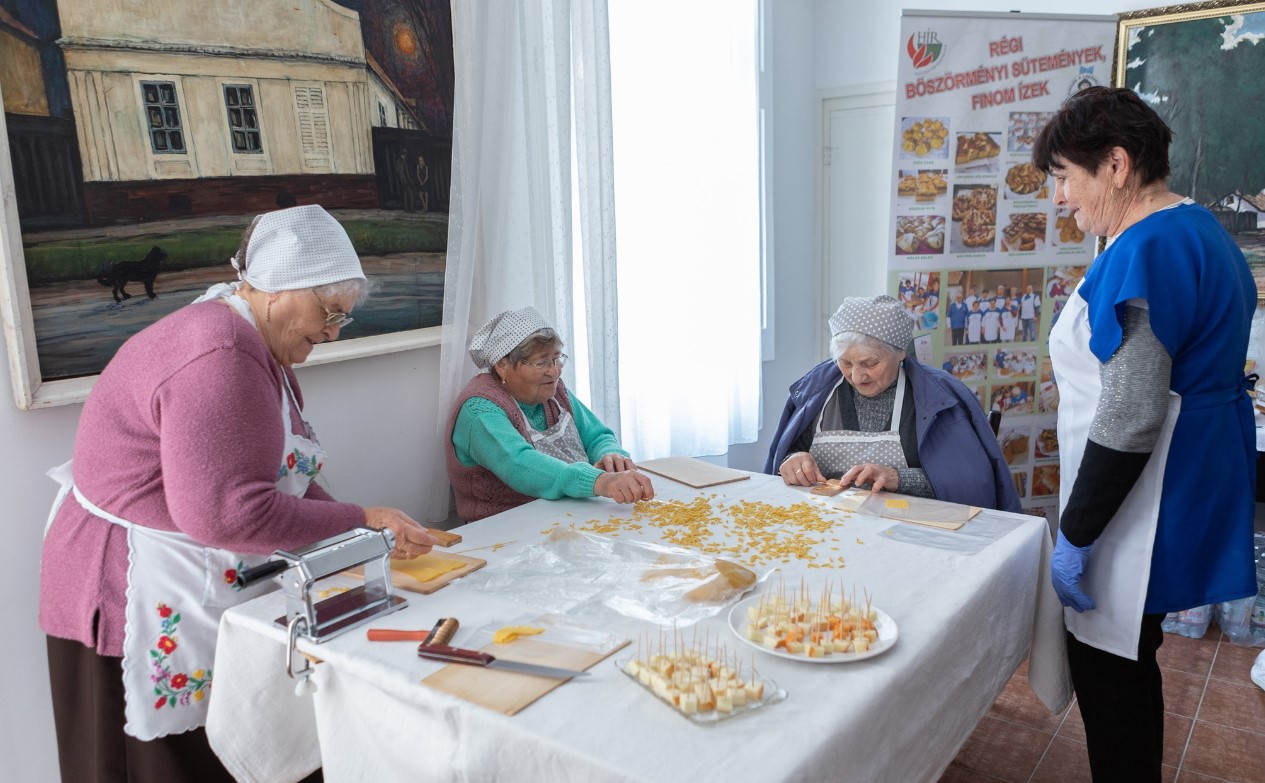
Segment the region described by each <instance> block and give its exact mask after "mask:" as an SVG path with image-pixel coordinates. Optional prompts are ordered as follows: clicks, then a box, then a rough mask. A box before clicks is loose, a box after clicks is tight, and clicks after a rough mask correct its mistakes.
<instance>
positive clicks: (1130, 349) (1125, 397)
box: [1089, 303, 1173, 453]
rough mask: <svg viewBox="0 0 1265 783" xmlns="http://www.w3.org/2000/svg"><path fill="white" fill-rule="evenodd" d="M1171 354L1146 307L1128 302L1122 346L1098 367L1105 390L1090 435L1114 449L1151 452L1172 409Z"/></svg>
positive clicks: (1090, 428) (1091, 437) (1091, 438)
mask: <svg viewBox="0 0 1265 783" xmlns="http://www.w3.org/2000/svg"><path fill="white" fill-rule="evenodd" d="M1172 371H1173V358H1172V357H1171V356H1169V355H1168V351H1167V350H1165V348H1164V346H1163V344H1161V343H1160V341H1159V340H1158V339H1157V338H1156V337H1155V333H1154V332H1152V331H1151V319H1150V314H1149V313H1148V311H1147V309H1146V308H1145V307H1138V306H1135V305H1134V304H1132V303H1130V304H1127V305H1126V306H1125V317H1124V334H1123V336H1122V337H1121V340H1120V347H1119V348H1117V349H1116V352H1115V353H1114V354H1113V355H1112V356H1111V358H1110V359H1108V360H1107V363H1106V364H1104V365H1103V366H1102V368H1101V369H1100V370H1099V377H1100V379H1101V381H1102V396H1101V397H1099V398H1098V409H1097V410H1096V411H1095V412H1094V420H1093V422H1091V423H1090V427H1089V439H1090V440H1092V441H1094V442H1095V443H1098V444H1099V445H1102V446H1106V447H1108V448H1110V449H1115V450H1116V451H1127V452H1134V453H1150V452H1151V451H1153V450H1154V449H1155V443H1156V441H1158V440H1159V437H1160V427H1162V426H1163V425H1164V417H1165V416H1166V415H1167V414H1168V396H1169V393H1168V385H1169V381H1170V378H1171V375H1172Z"/></svg>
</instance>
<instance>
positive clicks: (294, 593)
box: [237, 527, 408, 693]
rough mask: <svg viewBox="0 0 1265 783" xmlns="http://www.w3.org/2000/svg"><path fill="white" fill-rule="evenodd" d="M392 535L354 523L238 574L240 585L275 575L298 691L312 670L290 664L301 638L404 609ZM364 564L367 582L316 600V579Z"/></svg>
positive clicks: (328, 634) (323, 636)
mask: <svg viewBox="0 0 1265 783" xmlns="http://www.w3.org/2000/svg"><path fill="white" fill-rule="evenodd" d="M394 546H395V535H394V534H393V533H392V532H391V531H390V530H371V529H369V528H367V527H358V528H354V529H353V530H349V531H348V532H346V533H341V534H339V535H336V536H331V537H330V538H326V539H324V540H321V541H317V542H316V543H315V544H311V545H310V546H306V547H303V548H302V549H297V550H295V551H293V552H286V551H283V550H277V551H276V552H274V553H273V559H272V560H269V561H268V562H267V563H264V564H263V565H259V566H256V567H254V568H249V569H246V570H245V571H242V572H241V573H240V574H238V576H237V583H238V584H239V585H241V586H242V587H245V586H247V585H250V584H252V583H254V582H258V581H260V580H262V579H267V578H269V577H274V576H275V577H277V579H278V581H279V582H280V584H281V589H282V592H284V593H285V598H286V613H285V615H283V616H281V617H278V618H277V621H276V622H277V624H278V625H280V626H282V627H283V628H286V629H288V634H289V644H288V649H287V651H286V672H287V673H288V674H289V675H290V676H291V677H302V680H301V681H300V683H299V686H298V687H297V688H296V692H299V693H303V692H306V691H308V690H310V683H309V682H308V680H307V678H308V675H309V674H311V671H312V668H311V666H310V665H309V664H308V663H307V662H306V661H305V662H304V666H303V668H302V669H296V668H295V667H294V654H295V652H296V649H295V645H296V643H297V641H298V638H299V637H300V636H302V637H304V638H306V639H309V640H311V641H313V642H315V643H317V644H320V643H321V642H324V641H327V640H329V639H333V638H334V637H335V636H338V635H339V634H342V633H345V632H346V631H350V630H351V629H353V628H355V627H357V626H359V625H362V624H363V623H366V622H368V621H369V620H372V619H374V618H376V617H378V616H380V615H384V614H390V613H391V612H394V611H396V610H397V609H403V608H404V607H405V606H407V605H408V601H407V600H405V599H404V598H403V597H402V596H399V595H396V594H395V590H394V588H393V586H392V584H391V562H390V556H391V550H392V548H393V547H394ZM357 566H364V574H365V581H364V584H363V585H360V586H358V587H354V588H352V589H350V590H347V591H346V592H342V593H339V594H337V595H334V596H331V597H329V598H326V599H324V600H320V601H318V600H315V596H314V594H313V590H312V588H313V586H314V585H315V584H316V582H317V581H318V580H320V579H324V578H325V577H328V576H333V575H334V574H338V573H341V572H343V571H346V570H348V569H350V568H355V567H357Z"/></svg>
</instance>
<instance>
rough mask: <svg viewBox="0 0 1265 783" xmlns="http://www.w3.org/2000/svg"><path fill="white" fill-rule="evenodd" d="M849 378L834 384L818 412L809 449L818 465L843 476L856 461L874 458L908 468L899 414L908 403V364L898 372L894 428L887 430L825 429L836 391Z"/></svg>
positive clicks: (824, 469)
mask: <svg viewBox="0 0 1265 783" xmlns="http://www.w3.org/2000/svg"><path fill="white" fill-rule="evenodd" d="M846 382H847V381H846V380H845V379H843V378H840V379H839V382H838V383H836V384H835V386H834V388H833V389H832V390H831V391H830V396H829V397H827V398H826V404H825V405H824V406H823V407H822V409H821V413H819V414H817V426H816V431H815V432H814V433H813V445H812V447H811V448H810V449H809V451H808V453H809V454H812V455H813V459H814V460H816V461H817V469H818V470H820V471H821V472H822V474H823V475H825V476H842V475H843V474H844V473H847V472H848V471H849V470H851V469H852V467H853V466H854V465H862V464H865V463H867V462H872V463H874V464H876V465H890V466H891V467H893V468H897V469H900V468H907V467H909V463H908V462H906V461H905V449H904V447H903V446H901V444H900V414H901V411H902V409H903V408H904V405H905V367H904V365H901V367H900V369H899V370H898V371H897V374H896V401H895V403H894V404H893V405H892V424H891V426H892V427H893V429H891V430H888V431H886V432H861V431H859V430H822V428H821V422H822V419H823V418H825V416H826V411H827V410H828V409H829V408H830V406H831V405H832V404H836V405H837V403H836V402H835V395H836V394H838V393H839V387H840V386H842V385H843V384H844V383H846Z"/></svg>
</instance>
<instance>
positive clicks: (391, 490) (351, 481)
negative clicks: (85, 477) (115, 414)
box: [0, 347, 439, 783]
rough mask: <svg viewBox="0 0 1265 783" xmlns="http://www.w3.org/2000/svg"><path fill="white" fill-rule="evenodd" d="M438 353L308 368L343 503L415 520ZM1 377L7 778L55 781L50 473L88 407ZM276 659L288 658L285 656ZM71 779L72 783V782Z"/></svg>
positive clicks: (0, 670)
mask: <svg viewBox="0 0 1265 783" xmlns="http://www.w3.org/2000/svg"><path fill="white" fill-rule="evenodd" d="M438 372H439V348H437V347H436V348H422V349H419V350H415V351H406V352H403V353H396V354H388V355H385V356H374V357H370V358H366V359H355V360H352V361H347V362H340V363H336V364H327V365H322V366H319V367H311V368H306V369H300V370H299V371H298V375H299V382H300V384H301V385H302V389H303V394H304V397H305V401H306V412H307V415H308V418H309V419H310V420H311V422H312V425H313V427H315V429H316V431H317V433H318V434H319V436H320V439H321V444H322V445H323V446H325V447H326V448H327V449H328V450H329V453H330V459H329V463H328V465H327V466H326V473H327V474H328V477H329V481H328V482H327V485H328V486H329V487H330V489H331V491H332V492H333V493H334V494H335V497H337V498H339V499H340V500H347V501H351V502H355V503H360V504H362V505H378V506H394V507H396V508H401V509H403V510H404V511H405V512H407V513H409V514H411V515H413V516H415V517H419V518H420V515H421V514H422V510H423V508H425V502H424V501H425V498H424V497H423V492H424V491H425V490H424V487H425V486H426V484H427V481H426V480H425V479H424V478H423V477H425V476H427V475H429V472H430V471H431V470H432V468H433V465H432V464H431V463H429V462H424V461H423V453H422V449H421V444H422V443H424V442H427V441H429V440H431V439H432V438H434V437H435V421H436V407H435V406H436V404H437V403H436V396H435V394H436V392H435V390H436V378H437V376H438ZM9 388H10V378H9V372H8V369H7V366H6V368H5V369H4V370H3V375H0V389H3V392H2V393H0V498H3V502H4V506H3V509H4V518H3V524H4V528H3V534H4V538H3V543H2V544H0V596H3V598H2V599H0V629H2V630H0V634H2V638H3V639H4V663H3V665H0V759H3V764H4V767H5V770H4V772H3V773H0V777H3V779H5V780H13V781H33V782H34V781H40V782H43V781H56V780H57V779H58V771H57V745H56V739H55V737H54V733H53V714H52V708H51V706H50V705H49V690H48V670H47V662H46V657H45V652H44V635H43V633H41V632H40V630H39V625H38V622H37V617H38V608H39V607H38V603H39V602H38V584H39V557H40V545H41V539H42V536H43V531H44V521H45V519H46V518H47V515H48V507H49V504H50V503H51V502H52V500H53V496H54V495H55V492H54V490H55V488H56V484H54V483H53V482H52V481H51V480H50V479H48V478H46V477H45V476H44V471H45V470H47V469H48V468H49V467H52V466H53V465H56V464H59V463H61V462H64V461H65V460H67V459H69V458H70V454H71V449H72V446H73V443H74V436H75V427H76V426H77V425H78V422H79V412H80V410H81V406H79V405H68V406H62V407H59V408H46V409H41V410H32V411H19V410H18V409H17V408H16V407H14V406H13V405H12V403H11V402H9V393H8V389H9ZM278 665H281V664H280V659H278ZM67 783H70V782H69V781H67Z"/></svg>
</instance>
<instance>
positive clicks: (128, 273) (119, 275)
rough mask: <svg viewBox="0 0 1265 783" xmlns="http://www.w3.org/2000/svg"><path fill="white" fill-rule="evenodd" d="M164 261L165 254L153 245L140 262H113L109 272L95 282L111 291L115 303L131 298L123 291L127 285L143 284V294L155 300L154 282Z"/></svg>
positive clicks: (103, 272)
mask: <svg viewBox="0 0 1265 783" xmlns="http://www.w3.org/2000/svg"><path fill="white" fill-rule="evenodd" d="M165 260H167V252H166V251H165V250H163V249H162V248H161V247H158V246H157V245H154V246H153V247H152V248H150V249H149V252H148V253H146V254H145V257H144V258H142V259H141V260H140V261H116V262H114V263H113V264H111V265H110V269H109V271H104V270H103V271H102V272H101V274H100V276H98V277H97V282H98V283H100V284H101V285H103V286H105V287H106V288H109V289H112V291H113V293H114V301H116V302H122V301H123V300H124V299H131V298H132V295H131V294H129V293H128V292H127V291H126V290H124V286H126V285H127V284H128V283H144V284H145V293H146V294H147V295H148V296H149V298H150V299H155V298H157V297H158V294H156V293H154V280H155V279H157V277H158V267H159V265H160V264H161V263H162V262H163V261H165Z"/></svg>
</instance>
